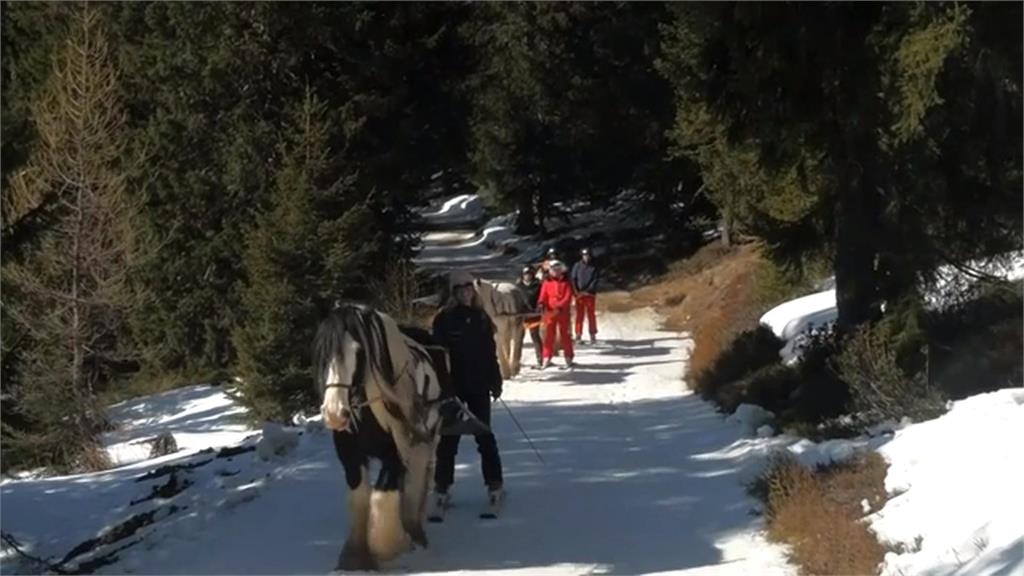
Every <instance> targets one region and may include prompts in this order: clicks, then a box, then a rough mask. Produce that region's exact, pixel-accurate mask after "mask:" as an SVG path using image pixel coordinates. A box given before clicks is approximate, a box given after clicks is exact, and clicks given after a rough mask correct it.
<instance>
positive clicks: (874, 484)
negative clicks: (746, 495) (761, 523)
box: [750, 453, 886, 574]
mask: <svg viewBox="0 0 1024 576" xmlns="http://www.w3.org/2000/svg"><path fill="white" fill-rule="evenodd" d="M885 473H886V464H885V461H884V460H883V459H882V458H881V456H879V455H878V454H876V453H869V454H866V455H864V456H861V457H859V458H857V459H855V460H853V461H851V462H848V463H843V464H833V465H829V466H825V467H819V468H818V469H817V470H813V471H812V470H809V469H807V468H805V467H804V466H802V465H801V464H800V463H799V462H797V461H796V459H794V458H793V457H792V456H791V455H789V454H788V453H785V454H783V455H781V456H776V457H773V458H772V459H771V460H770V462H769V465H768V467H767V469H766V471H765V472H764V474H763V475H762V476H761V477H759V478H758V479H757V480H756V481H755V482H754V483H753V484H752V485H751V486H750V492H751V494H752V495H753V496H755V497H756V498H759V499H760V500H762V501H763V502H764V504H765V517H766V520H767V526H768V537H769V539H771V540H773V541H776V542H783V543H785V544H788V545H789V548H790V556H791V559H792V560H793V561H794V562H795V563H796V564H797V565H798V566H800V568H801V571H802V572H804V573H808V574H874V573H876V572H877V569H878V568H877V567H878V565H879V564H880V563H881V561H882V559H883V557H884V554H885V548H883V547H882V545H881V544H879V542H878V540H877V539H876V538H875V536H874V535H873V534H872V533H871V531H870V530H869V529H868V528H867V526H865V525H864V523H863V522H861V517H862V516H863V514H864V512H863V510H862V509H861V504H860V502H861V501H862V500H864V499H867V500H868V502H870V503H871V504H872V507H873V508H876V509H877V508H878V507H879V506H880V505H881V504H882V503H883V502H884V499H885Z"/></svg>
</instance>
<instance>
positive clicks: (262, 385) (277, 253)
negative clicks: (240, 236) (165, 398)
mask: <svg viewBox="0 0 1024 576" xmlns="http://www.w3.org/2000/svg"><path fill="white" fill-rule="evenodd" d="M288 129H289V132H288V134H287V135H286V136H285V139H284V141H283V144H282V148H283V150H282V156H283V158H284V160H283V162H282V166H281V168H280V170H279V171H278V173H277V175H276V177H275V187H274V191H273V195H272V198H271V206H270V208H269V210H268V211H267V212H266V213H264V214H262V215H260V216H259V217H258V218H257V220H256V224H255V226H254V228H253V229H252V230H251V231H250V233H249V234H248V235H247V239H246V252H245V271H246V276H247V282H246V284H245V286H244V288H243V289H242V295H241V299H242V305H243V316H242V319H241V322H240V323H239V325H238V326H237V328H236V329H235V331H234V338H233V340H234V345H235V348H236V349H237V350H238V373H239V377H240V378H241V382H242V383H241V386H240V389H241V393H242V401H243V403H245V404H246V405H247V406H248V407H249V408H250V410H251V411H252V414H253V415H254V416H255V417H257V418H260V419H276V420H281V419H285V418H287V417H288V416H289V415H291V414H293V413H294V412H296V411H298V410H301V409H304V408H308V407H309V406H311V405H312V404H313V403H314V402H315V395H314V389H313V382H312V378H311V376H312V374H311V372H310V365H311V364H310V362H311V360H310V357H309V351H310V343H311V342H312V341H313V334H314V331H315V329H316V324H317V322H318V319H319V313H320V312H322V310H323V309H324V308H325V297H326V296H327V294H328V293H329V290H328V289H327V288H328V287H327V286H325V285H324V282H323V278H324V271H323V259H324V257H323V255H322V254H321V252H322V251H323V250H324V248H325V246H324V245H323V244H321V242H320V237H319V234H318V226H319V219H320V217H321V216H322V214H321V213H319V212H318V211H317V195H318V193H319V192H320V191H322V190H325V189H326V188H328V187H329V185H330V184H331V181H330V177H331V174H330V172H329V155H330V149H329V148H328V136H329V130H330V128H329V126H328V123H327V114H326V106H325V105H324V103H323V102H321V101H319V100H318V99H317V98H316V97H315V96H314V95H313V94H312V91H309V90H307V94H306V97H305V98H304V99H303V101H302V103H301V106H298V107H297V110H296V111H295V112H294V114H293V116H292V120H291V122H290V125H289V128H288ZM338 296H341V294H338Z"/></svg>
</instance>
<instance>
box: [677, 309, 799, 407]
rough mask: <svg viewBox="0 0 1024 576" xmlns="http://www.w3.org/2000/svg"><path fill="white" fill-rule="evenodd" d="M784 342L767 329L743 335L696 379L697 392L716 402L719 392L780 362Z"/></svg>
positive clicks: (759, 327) (758, 328) (763, 327)
mask: <svg viewBox="0 0 1024 576" xmlns="http://www.w3.org/2000/svg"><path fill="white" fill-rule="evenodd" d="M782 346H783V342H782V340H780V339H779V338H778V337H777V336H775V334H774V333H773V332H772V331H771V330H770V329H769V328H766V327H765V326H758V327H757V328H755V329H753V330H748V331H746V332H742V333H740V335H739V336H737V337H736V338H735V339H734V340H733V341H732V343H731V344H729V346H728V347H726V348H725V349H724V350H723V351H722V353H721V354H719V356H718V357H717V358H716V359H715V360H714V362H713V363H712V364H711V366H710V367H709V368H707V369H705V370H702V371H701V372H700V373H698V374H697V376H696V377H695V378H694V389H695V390H696V391H697V392H700V394H701V395H702V396H703V397H704V398H707V399H709V400H715V401H716V403H718V404H719V405H720V406H721V405H723V403H722V402H718V401H717V398H718V396H719V393H720V391H721V392H725V393H726V394H728V391H725V390H723V389H724V388H726V387H727V386H729V385H730V384H736V383H738V382H739V381H740V380H741V379H743V378H744V376H747V375H749V374H752V373H754V372H756V371H757V370H759V369H761V368H764V367H766V366H770V365H772V364H776V363H778V362H779V350H781V349H782Z"/></svg>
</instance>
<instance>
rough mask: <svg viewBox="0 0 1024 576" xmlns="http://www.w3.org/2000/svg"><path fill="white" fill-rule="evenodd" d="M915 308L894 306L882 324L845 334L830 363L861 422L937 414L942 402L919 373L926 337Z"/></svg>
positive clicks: (880, 322) (909, 305) (903, 305)
mask: <svg viewBox="0 0 1024 576" xmlns="http://www.w3.org/2000/svg"><path fill="white" fill-rule="evenodd" d="M918 318H919V310H918V308H917V307H916V306H915V305H913V304H909V303H905V304H901V305H898V306H897V307H896V308H895V309H894V310H893V311H892V312H890V313H889V314H887V315H886V316H885V317H884V318H882V320H880V321H879V322H877V323H876V324H874V325H871V326H865V327H862V328H860V329H859V330H857V331H856V332H854V333H853V334H852V335H850V337H849V338H847V339H846V341H845V342H844V343H843V350H842V352H840V353H839V354H838V355H837V356H836V357H835V359H834V360H833V364H834V366H835V369H836V371H837V372H838V374H839V376H840V378H841V379H842V380H843V381H844V382H846V384H847V385H848V386H849V388H850V398H851V401H852V408H853V410H854V411H856V412H858V413H859V414H860V415H861V416H862V417H863V419H864V420H865V421H866V422H877V421H881V420H885V419H888V418H893V419H897V420H899V419H900V418H902V417H904V416H910V417H911V418H914V419H927V418H932V417H935V416H937V415H939V414H941V413H942V411H943V406H944V403H945V402H944V399H943V397H942V395H941V394H940V393H939V392H938V391H937V390H936V389H934V388H933V387H932V386H930V385H929V383H928V378H927V375H926V373H925V371H924V363H925V353H924V350H925V338H924V332H923V331H922V330H921V328H920V325H919V322H918Z"/></svg>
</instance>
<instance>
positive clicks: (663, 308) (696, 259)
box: [597, 242, 764, 372]
mask: <svg viewBox="0 0 1024 576" xmlns="http://www.w3.org/2000/svg"><path fill="white" fill-rule="evenodd" d="M762 262H763V259H762V256H761V252H760V248H759V246H758V245H757V244H755V243H749V244H743V245H740V246H734V247H732V248H725V247H723V246H722V245H721V244H719V243H717V242H716V243H714V244H709V245H707V246H704V247H703V248H701V249H700V250H698V251H697V252H696V253H695V254H694V255H693V256H691V257H689V258H686V259H684V260H680V261H677V262H674V263H672V264H670V265H669V267H668V268H669V270H668V272H667V273H665V274H663V275H661V276H660V277H658V278H656V279H655V280H653V281H652V282H650V283H648V284H647V285H645V286H643V287H641V288H639V289H637V290H634V291H633V292H624V291H616V292H608V293H602V294H601V295H600V296H599V297H598V299H597V300H598V307H599V308H600V309H603V310H608V311H611V312H625V311H628V310H633V309H636V308H643V307H647V306H650V307H653V308H654V309H655V310H657V311H658V312H659V313H660V314H662V315H663V316H664V317H665V327H666V328H668V329H671V330H680V331H687V332H689V333H690V334H692V335H693V338H694V342H695V348H694V351H693V355H692V356H691V359H690V371H691V372H698V371H700V370H702V369H703V368H704V367H706V366H708V365H709V364H710V362H711V361H712V360H714V358H715V357H716V356H718V353H719V351H720V350H721V348H722V347H723V346H725V345H727V344H728V343H729V342H730V341H731V340H732V339H733V337H735V335H736V334H738V333H739V332H741V331H743V330H747V329H750V328H754V327H755V326H756V325H757V321H758V318H759V317H760V315H761V314H762V313H763V312H764V309H763V308H764V306H763V303H761V302H760V301H759V296H758V292H757V290H756V278H757V274H758V269H759V267H760V266H761V264H762Z"/></svg>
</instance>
